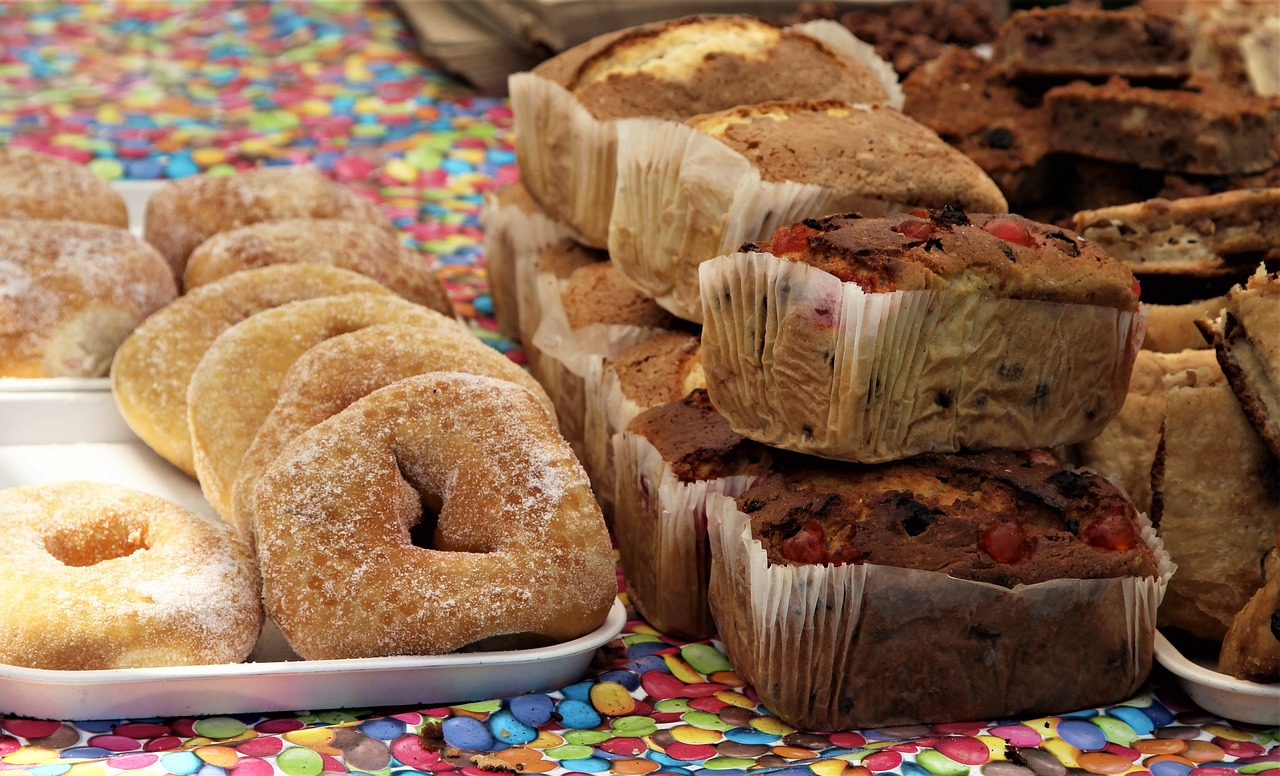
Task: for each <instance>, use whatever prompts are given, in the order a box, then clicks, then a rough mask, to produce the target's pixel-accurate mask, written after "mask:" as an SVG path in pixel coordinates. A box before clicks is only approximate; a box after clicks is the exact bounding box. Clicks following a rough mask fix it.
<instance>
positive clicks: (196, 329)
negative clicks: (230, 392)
mask: <svg viewBox="0 0 1280 776" xmlns="http://www.w3.org/2000/svg"><path fill="white" fill-rule="evenodd" d="M356 292H358V293H363V294H386V295H388V296H390V295H391V291H389V290H387V289H386V288H383V287H382V286H381V285H379V284H378V283H377V282H376V281H374V280H372V279H370V278H367V277H365V276H364V275H360V274H357V273H355V272H352V271H350V270H345V269H339V268H337V267H329V266H325V265H322V264H278V265H274V266H270V267H263V268H262V269H251V270H244V271H243V272H237V273H235V274H233V275H228V276H227V277H225V278H223V279H222V280H219V281H216V282H213V283H210V284H208V285H206V286H201V287H200V288H197V289H195V290H193V291H192V292H191V293H189V294H184V295H182V296H180V297H178V298H177V299H175V300H174V301H173V302H172V303H171V304H168V305H166V306H164V307H163V308H161V309H160V310H158V311H157V312H155V313H154V314H153V315H151V316H150V317H149V318H147V319H146V320H145V321H143V322H142V324H141V325H139V326H138V327H137V328H136V329H134V330H133V331H132V332H131V333H130V334H129V336H128V337H127V338H126V339H125V341H124V342H123V343H122V344H121V345H120V348H119V349H118V350H117V351H116V355H115V360H114V361H113V362H112V364H111V393H112V396H113V398H114V399H115V402H116V407H117V409H119V410H120V415H121V417H122V418H124V422H125V423H126V424H127V425H128V426H129V428H130V429H131V430H132V431H133V433H135V434H137V435H138V438H139V439H141V440H142V441H143V442H145V443H146V444H147V446H148V447H150V448H151V449H152V450H154V451H155V452H156V453H157V454H158V455H159V456H160V457H161V458H163V459H165V460H166V461H168V462H169V463H171V464H173V465H174V466H176V467H178V468H179V469H181V470H182V471H183V472H186V473H187V474H189V475H191V476H192V477H194V476H195V475H196V469H195V462H194V461H193V460H192V452H191V431H190V429H189V427H188V426H187V386H188V385H189V384H190V382H191V374H192V372H194V371H195V369H196V366H197V365H198V364H199V363H200V358H201V357H202V356H203V355H204V352H205V351H206V350H208V348H209V345H210V344H212V343H213V341H214V340H215V339H217V337H218V335H220V334H222V333H223V332H224V331H226V330H227V329H229V328H231V327H232V326H234V325H235V324H237V323H239V322H240V321H243V320H244V319H245V318H248V317H249V316H251V315H253V314H255V313H258V312H261V311H263V310H266V309H268V308H271V307H275V306H276V305H280V304H284V303H286V302H293V301H297V300H300V299H311V298H315V297H320V296H333V295H335V294H344V293H356Z"/></svg>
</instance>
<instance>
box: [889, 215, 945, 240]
mask: <svg viewBox="0 0 1280 776" xmlns="http://www.w3.org/2000/svg"><path fill="white" fill-rule="evenodd" d="M893 230H894V231H895V232H897V233H898V234H900V235H902V236H903V237H905V238H907V239H908V240H912V241H914V242H924V241H925V240H928V239H929V237H930V235H932V234H933V233H934V232H936V231H938V230H937V229H935V228H934V227H933V224H931V223H929V222H928V221H917V220H916V219H914V218H912V219H908V220H906V221H903V222H902V223H900V224H898V225H897V226H895V227H894V228H893Z"/></svg>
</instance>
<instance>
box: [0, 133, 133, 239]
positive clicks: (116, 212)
mask: <svg viewBox="0 0 1280 776" xmlns="http://www.w3.org/2000/svg"><path fill="white" fill-rule="evenodd" d="M0 218H8V219H13V220H19V219H28V218H34V219H39V220H42V221H63V220H65V221H84V222H86V223H91V224H102V225H103V226H114V227H116V228H118V229H127V228H129V211H128V209H127V207H126V206H125V202H124V197H123V196H121V195H120V193H119V192H117V191H116V190H115V189H113V188H111V184H109V183H107V182H106V181H105V180H103V179H102V178H100V177H98V176H97V175H95V174H94V172H93V171H92V170H90V169H89V168H88V167H85V166H83V165H79V164H76V163H75V162H73V161H71V160H70V159H63V158H61V157H58V156H52V155H50V154H42V153H37V152H35V151H28V150H27V149H25V148H17V147H9V148H0Z"/></svg>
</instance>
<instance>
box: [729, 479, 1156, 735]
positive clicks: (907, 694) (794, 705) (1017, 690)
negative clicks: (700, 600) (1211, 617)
mask: <svg viewBox="0 0 1280 776" xmlns="http://www.w3.org/2000/svg"><path fill="white" fill-rule="evenodd" d="M707 520H708V531H709V536H710V547H711V582H710V591H709V602H710V606H711V609H712V612H713V614H714V617H715V621H716V623H717V624H718V626H719V632H720V634H721V638H722V639H723V641H724V645H725V651H726V654H727V655H728V656H729V659H730V660H731V661H732V662H733V664H734V668H735V670H736V671H737V672H738V673H739V675H740V676H742V677H743V678H744V679H745V680H747V681H748V682H750V683H751V684H752V685H753V686H754V687H755V689H756V692H757V693H758V694H759V696H760V699H761V701H762V702H763V703H764V705H765V706H766V707H768V708H769V709H770V710H771V711H773V712H774V713H776V714H777V715H778V716H779V717H781V718H782V719H783V720H784V721H786V722H787V723H788V724H791V725H794V726H796V727H800V728H804V729H810V730H851V729H856V728H867V727H878V726H885V725H903V724H917V723H933V722H947V721H965V720H973V719H1001V718H1009V717H1024V716H1030V715H1035V714H1047V713H1061V712H1062V711H1063V710H1072V709H1079V708H1089V707H1094V706H1099V705H1104V704H1107V703H1113V702H1116V701H1119V700H1121V699H1123V698H1126V697H1128V696H1129V695H1130V694H1132V693H1133V692H1134V691H1136V690H1137V689H1138V687H1140V686H1141V685H1142V683H1143V682H1144V681H1145V680H1146V677H1147V674H1148V672H1149V670H1150V667H1151V658H1152V649H1153V644H1154V638H1155V623H1156V609H1157V607H1158V606H1159V603H1160V599H1161V597H1162V595H1163V593H1164V588H1165V586H1166V585H1167V583H1168V579H1169V576H1171V575H1172V573H1173V570H1174V567H1173V565H1172V564H1171V563H1170V562H1169V559H1168V555H1167V553H1165V552H1164V549H1163V547H1162V546H1161V545H1160V544H1159V542H1158V540H1156V539H1155V533H1154V531H1152V530H1150V524H1149V523H1146V524H1145V525H1144V527H1143V536H1144V539H1146V540H1147V541H1148V542H1149V544H1150V545H1151V547H1152V550H1153V551H1154V552H1155V553H1156V557H1157V559H1158V563H1159V569H1158V575H1157V576H1156V577H1151V578H1141V579H1139V578H1134V577H1127V578H1120V579H1100V580H1078V579H1061V580H1052V581H1048V582H1042V583H1037V584H1033V585H1020V586H1018V587H1015V588H1013V589H1007V588H1003V587H1000V586H997V585H991V584H987V583H983V582H970V581H965V580H959V579H955V578H952V577H949V576H947V575H946V574H942V573H939V572H931V571H918V570H914V569H902V568H894V567H889V566H877V565H873V564H847V565H842V566H832V565H800V566H786V565H770V564H769V562H768V559H767V555H766V553H765V550H764V548H763V546H762V545H761V544H760V543H759V542H758V541H756V540H755V539H754V538H752V537H751V527H750V521H749V518H748V517H747V516H746V515H744V514H743V513H741V512H740V511H738V509H737V506H736V504H735V502H734V501H733V500H732V499H731V498H727V497H724V496H721V495H719V494H713V495H710V496H708V498H707ZM1061 676H1072V677H1075V681H1073V682H1061V681H1056V680H1055V679H1054V677H1061Z"/></svg>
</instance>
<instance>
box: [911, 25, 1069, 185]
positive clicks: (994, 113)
mask: <svg viewBox="0 0 1280 776" xmlns="http://www.w3.org/2000/svg"><path fill="white" fill-rule="evenodd" d="M902 90H903V92H904V93H905V94H906V102H905V103H904V104H903V107H902V111H903V112H904V113H906V114H907V115H908V116H910V117H911V118H913V119H915V120H916V121H918V122H920V123H921V124H924V125H925V126H926V127H928V128H929V129H932V130H933V131H934V132H937V133H938V135H939V136H940V137H941V138H942V139H943V140H945V141H946V142H948V143H950V144H951V145H953V146H955V147H956V148H957V149H959V150H960V152H961V153H963V154H964V155H965V156H967V157H969V158H970V159H972V160H973V161H974V162H976V163H977V164H978V166H979V167H981V168H982V169H983V170H984V171H985V172H986V173H987V175H989V176H991V179H992V180H993V181H995V183H996V185H998V186H999V187H1000V190H1001V191H1002V192H1003V193H1004V196H1005V198H1006V199H1007V200H1008V201H1009V205H1010V207H1012V208H1014V209H1015V210H1016V209H1018V208H1021V207H1025V206H1028V205H1031V204H1034V203H1036V202H1039V201H1040V200H1041V199H1043V198H1044V197H1045V195H1046V194H1048V193H1049V191H1050V172H1051V169H1052V164H1051V157H1050V154H1049V115H1048V112H1047V111H1046V110H1044V106H1043V103H1042V98H1041V95H1040V94H1039V93H1038V92H1036V91H1034V90H1031V89H1028V88H1026V87H1023V86H1019V85H1017V84H1015V83H1012V82H1010V81H1008V80H1007V79H1005V78H1004V77H1003V76H1001V75H1000V74H999V73H997V72H995V68H994V66H993V65H992V64H991V61H990V60H989V59H986V58H984V57H981V56H979V55H978V54H976V53H974V52H973V51H972V50H970V49H967V48H961V47H959V46H950V47H948V48H947V49H946V50H945V51H944V52H943V53H942V55H941V56H939V57H938V58H937V59H934V60H931V61H929V62H926V63H925V64H924V65H922V66H920V67H918V68H916V69H915V70H914V71H913V72H912V73H911V75H910V76H909V77H908V78H907V80H905V81H904V82H903V84H902Z"/></svg>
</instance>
